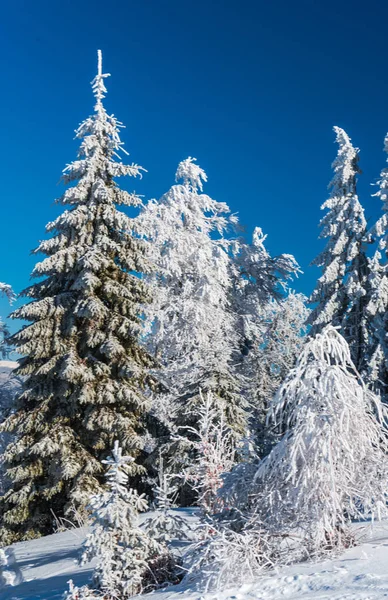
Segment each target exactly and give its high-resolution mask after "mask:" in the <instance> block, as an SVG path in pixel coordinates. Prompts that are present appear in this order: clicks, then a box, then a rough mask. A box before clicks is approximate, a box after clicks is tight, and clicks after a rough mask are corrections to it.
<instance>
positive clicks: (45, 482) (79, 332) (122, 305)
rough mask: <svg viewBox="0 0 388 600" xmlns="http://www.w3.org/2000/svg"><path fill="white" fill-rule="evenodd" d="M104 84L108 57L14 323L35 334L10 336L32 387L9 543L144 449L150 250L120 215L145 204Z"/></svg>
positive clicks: (7, 426) (11, 456)
mask: <svg viewBox="0 0 388 600" xmlns="http://www.w3.org/2000/svg"><path fill="white" fill-rule="evenodd" d="M106 77H107V75H106V74H103V72H102V66H101V53H100V52H99V60H98V74H97V76H96V77H95V79H94V80H93V82H92V87H93V92H94V95H95V98H96V104H95V110H94V114H93V115H92V116H91V117H89V118H87V119H86V120H85V121H84V122H83V123H82V124H81V125H80V126H79V128H78V129H77V131H76V138H77V139H80V140H82V141H81V146H80V150H79V158H78V160H76V161H75V162H73V163H71V164H70V165H68V166H67V167H66V169H65V170H64V176H63V179H64V182H65V183H71V182H76V183H75V185H73V186H72V187H69V188H68V189H67V190H66V191H65V193H64V195H63V196H62V197H61V198H60V199H59V200H58V203H59V204H61V205H67V206H69V208H68V209H67V210H66V211H65V212H63V214H61V215H60V216H59V217H58V218H57V219H56V220H55V221H54V222H52V223H49V224H48V225H47V228H46V229H47V231H48V232H49V233H52V237H51V238H50V239H48V240H45V241H42V242H41V243H40V244H39V246H38V248H37V250H36V252H38V253H43V254H45V255H46V258H44V260H43V261H42V262H39V263H38V264H37V265H36V267H35V269H34V271H33V276H34V277H35V278H38V279H39V281H38V282H37V283H35V284H33V285H31V286H30V287H29V288H27V290H25V291H24V296H26V297H27V298H32V301H31V302H30V303H28V304H26V305H25V306H23V307H22V308H20V309H17V310H16V311H15V312H14V313H13V315H12V317H13V318H18V319H24V320H26V321H29V322H30V324H28V325H27V326H25V327H23V328H22V329H21V331H20V332H19V333H17V334H16V335H15V336H14V337H13V340H14V343H15V344H16V346H17V349H18V352H19V353H20V354H22V355H24V358H23V359H22V360H21V363H20V368H19V369H18V374H20V375H23V376H25V383H24V391H23V393H22V394H21V395H20V397H19V400H18V408H17V410H16V412H15V414H14V415H12V416H11V417H9V418H8V419H7V420H6V421H5V423H4V424H3V425H2V430H3V431H4V430H6V431H11V432H15V434H16V436H17V441H15V442H13V443H11V444H10V445H9V446H8V448H7V450H6V453H5V460H6V466H7V468H8V475H9V476H10V478H11V479H12V482H13V485H12V488H11V489H10V490H9V491H8V492H7V493H6V494H5V496H4V497H3V498H2V506H1V509H0V513H1V512H2V518H1V524H2V530H1V532H0V535H1V539H3V540H8V541H10V540H15V539H21V538H31V537H34V536H37V535H40V534H45V533H47V532H49V531H50V529H51V523H52V512H54V513H55V514H56V515H57V516H61V515H63V513H64V511H66V508H67V507H70V506H71V505H72V504H73V505H76V506H77V507H82V506H84V505H85V504H86V503H87V501H88V498H89V496H90V494H91V493H93V492H97V491H98V490H99V489H100V483H101V477H102V473H101V463H100V459H101V458H104V457H105V456H106V455H107V452H108V451H109V448H111V447H112V444H113V440H114V439H115V438H117V439H118V440H119V442H120V444H121V446H122V447H123V449H124V451H125V452H129V453H131V452H132V453H134V454H138V453H139V452H140V451H141V448H142V445H143V441H142V415H144V413H145V411H146V409H147V401H146V398H145V396H144V394H143V390H144V387H145V386H146V385H147V384H150V383H151V378H150V376H149V375H148V368H149V367H150V366H151V364H152V359H151V357H150V356H149V355H148V354H147V352H146V351H145V350H144V349H143V348H142V346H141V345H140V344H139V343H138V340H139V337H140V335H141V331H142V323H143V320H142V317H141V306H142V305H144V304H146V303H147V301H148V300H149V292H148V291H147V289H146V287H145V285H144V283H143V281H142V280H141V279H140V278H139V277H138V276H136V274H135V273H136V272H143V271H144V270H145V268H146V261H145V259H144V253H145V252H144V242H142V241H139V240H138V239H137V238H136V236H135V235H134V234H133V227H134V226H133V219H131V218H129V217H128V216H127V215H126V214H124V213H123V212H120V211H119V210H118V209H117V207H116V206H117V205H122V206H137V205H138V204H139V202H140V201H139V199H138V197H137V196H136V195H134V194H130V193H128V192H126V191H123V190H121V189H120V188H119V187H118V185H117V183H116V178H117V177H119V176H123V175H128V176H132V177H136V176H139V175H140V174H141V167H139V166H137V165H135V164H132V165H130V166H126V165H124V164H123V163H122V162H121V160H120V159H119V158H118V156H119V153H120V151H121V150H123V148H122V142H121V141H120V137H119V130H120V127H121V124H120V123H119V121H117V119H116V118H115V117H114V116H110V115H109V114H108V113H107V112H106V110H105V108H104V105H103V98H104V95H105V92H106V89H105V84H104V82H105V78H106Z"/></svg>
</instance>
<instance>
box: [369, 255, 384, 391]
mask: <svg viewBox="0 0 388 600" xmlns="http://www.w3.org/2000/svg"><path fill="white" fill-rule="evenodd" d="M381 259H382V256H381V252H380V251H379V250H378V249H377V250H376V252H375V253H374V255H373V257H372V258H370V259H368V261H369V272H370V274H369V290H368V292H369V295H368V304H367V306H366V313H365V314H366V320H367V323H368V328H367V331H368V340H367V344H366V347H365V350H364V353H365V367H364V372H365V378H366V381H367V383H368V385H369V387H370V388H371V389H372V390H373V391H374V392H376V393H377V394H379V395H380V396H381V398H382V399H383V400H384V402H386V401H387V393H388V388H387V385H388V367H387V357H388V340H387V331H388V323H387V307H388V277H387V273H386V267H385V265H384V264H383V262H382V260H381Z"/></svg>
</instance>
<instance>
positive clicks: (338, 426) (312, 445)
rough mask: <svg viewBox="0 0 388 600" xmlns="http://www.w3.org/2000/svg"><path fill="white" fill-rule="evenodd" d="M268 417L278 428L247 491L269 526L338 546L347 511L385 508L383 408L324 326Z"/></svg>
mask: <svg viewBox="0 0 388 600" xmlns="http://www.w3.org/2000/svg"><path fill="white" fill-rule="evenodd" d="M269 421H270V423H271V424H272V425H273V426H274V427H275V428H277V430H278V431H279V432H280V433H281V432H283V431H284V432H285V433H284V435H283V436H282V437H281V439H280V441H279V442H278V444H277V445H276V446H275V447H274V448H273V450H272V451H271V453H270V454H269V455H268V456H267V457H266V458H265V459H264V460H263V461H262V462H261V463H260V466H259V469H258V471H257V473H256V476H255V480H254V485H253V487H252V488H251V489H250V490H248V492H247V495H248V494H250V502H251V503H253V509H254V512H256V514H258V515H259V517H260V518H262V519H263V520H264V521H265V523H266V526H267V527H268V528H269V529H270V531H272V532H277V533H281V534H287V533H289V534H290V533H296V532H298V536H301V540H302V542H301V543H302V547H304V549H305V550H307V551H308V552H310V553H311V552H312V553H316V552H320V551H322V550H324V549H331V548H334V547H341V546H342V547H343V546H346V545H347V544H348V543H349V530H348V525H349V523H350V520H351V519H352V518H357V519H358V518H365V517H368V516H370V515H374V516H377V517H380V516H382V515H383V514H386V512H387V509H386V504H387V499H388V498H387V496H388V483H387V482H388V460H387V451H388V435H387V434H388V430H387V427H386V421H387V414H386V412H385V410H384V407H383V405H382V404H381V402H380V400H379V398H378V397H377V396H375V395H374V394H373V393H372V392H370V391H369V390H368V389H367V388H366V386H365V385H364V384H363V382H362V380H361V379H360V377H359V375H358V373H357V371H356V369H355V367H354V364H353V363H352V360H351V356H350V351H349V347H348V345H347V343H346V341H345V340H344V338H343V337H342V336H341V335H340V334H339V333H338V332H337V331H336V330H335V329H334V328H333V327H332V326H330V325H328V326H326V327H325V328H324V329H323V330H322V332H321V333H320V334H317V335H316V336H315V337H312V338H310V339H309V341H308V343H307V344H306V345H305V347H304V348H303V350H302V352H301V354H300V357H299V359H298V361H297V364H296V367H295V368H294V369H292V370H291V371H290V373H289V375H288V376H287V378H286V380H285V382H284V383H283V385H282V386H281V388H280V389H279V391H278V392H277V394H276V396H275V398H274V400H273V403H272V405H271V407H270V412H269Z"/></svg>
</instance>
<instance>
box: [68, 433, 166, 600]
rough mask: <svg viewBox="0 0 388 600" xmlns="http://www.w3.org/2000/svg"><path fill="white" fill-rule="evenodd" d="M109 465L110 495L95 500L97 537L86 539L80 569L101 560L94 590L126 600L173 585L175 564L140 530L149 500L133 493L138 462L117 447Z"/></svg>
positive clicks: (91, 504)
mask: <svg viewBox="0 0 388 600" xmlns="http://www.w3.org/2000/svg"><path fill="white" fill-rule="evenodd" d="M112 455H113V456H112V458H108V459H107V460H105V461H103V462H104V463H105V464H107V465H108V472H107V480H108V489H107V491H105V492H103V493H101V494H96V495H94V496H92V498H91V501H90V509H91V510H92V531H91V533H90V534H89V535H88V536H87V538H86V541H85V544H84V549H83V554H82V557H81V561H80V562H81V564H84V563H86V562H89V561H90V560H92V559H93V558H97V563H96V566H95V569H94V573H93V584H94V587H95V589H96V590H97V592H102V593H103V596H104V598H105V599H106V600H109V599H111V598H120V600H123V599H125V598H128V597H130V596H133V595H135V594H138V593H141V592H142V591H144V590H147V589H148V590H150V589H153V588H155V587H158V586H159V585H162V584H165V583H167V582H168V578H169V575H171V571H172V569H173V567H174V561H173V558H172V557H171V555H170V554H169V552H168V550H167V548H166V546H165V545H164V544H161V543H159V542H157V541H156V540H155V539H152V538H151V536H150V535H148V534H147V533H146V532H145V531H144V530H142V529H141V528H140V527H139V526H138V517H139V513H140V512H144V511H145V510H147V508H148V505H147V502H146V500H145V497H144V495H143V494H142V495H139V494H138V492H137V491H136V490H134V489H132V488H128V474H133V473H134V472H135V471H136V469H135V468H134V465H133V462H134V459H133V458H132V457H129V456H123V455H122V451H121V448H120V447H119V444H118V442H116V443H115V446H114V449H113V452H112ZM71 597H72V596H70V598H71Z"/></svg>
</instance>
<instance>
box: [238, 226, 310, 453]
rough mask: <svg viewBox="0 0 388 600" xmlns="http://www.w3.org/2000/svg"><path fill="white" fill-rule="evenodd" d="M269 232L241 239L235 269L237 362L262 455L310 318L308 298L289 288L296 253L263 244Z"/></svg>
mask: <svg viewBox="0 0 388 600" xmlns="http://www.w3.org/2000/svg"><path fill="white" fill-rule="evenodd" d="M266 237H267V236H266V235H264V234H263V232H262V230H261V229H260V228H259V227H256V228H255V230H254V232H253V239H252V243H251V244H245V243H244V242H240V244H239V247H238V251H237V254H236V256H235V260H234V266H235V269H234V271H233V272H232V278H233V307H234V310H235V313H236V314H237V315H238V319H237V328H238V334H239V341H240V348H239V353H238V354H237V355H236V357H235V362H236V365H237V371H238V372H239V373H240V374H241V375H242V380H243V381H244V389H243V394H244V396H245V398H246V400H247V402H248V404H249V406H250V407H251V411H250V415H251V419H250V423H249V426H250V429H251V433H252V434H253V438H254V439H255V440H256V442H258V444H259V447H258V449H257V450H258V452H259V454H260V455H262V453H263V451H264V445H265V444H264V438H265V435H264V424H265V414H266V410H267V405H268V402H269V401H270V399H271V398H272V396H273V393H274V391H275V390H276V389H277V387H278V386H279V385H280V382H281V381H282V380H283V378H284V376H285V374H286V372H287V370H288V369H289V368H290V367H291V366H293V357H294V356H295V355H296V354H297V352H298V351H299V347H300V344H301V343H302V338H301V337H300V335H301V334H302V333H303V330H304V323H303V318H307V315H306V308H305V306H304V298H303V297H302V296H301V295H294V294H290V293H289V292H288V281H289V280H290V279H291V278H292V277H295V276H297V274H298V272H300V269H299V266H298V264H297V262H296V260H295V258H294V257H293V256H292V255H289V254H281V255H279V256H274V257H273V256H271V255H270V254H269V252H268V250H267V249H266V247H265V245H264V242H265V240H266ZM287 292H288V295H285V294H287ZM270 355H271V356H270Z"/></svg>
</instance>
